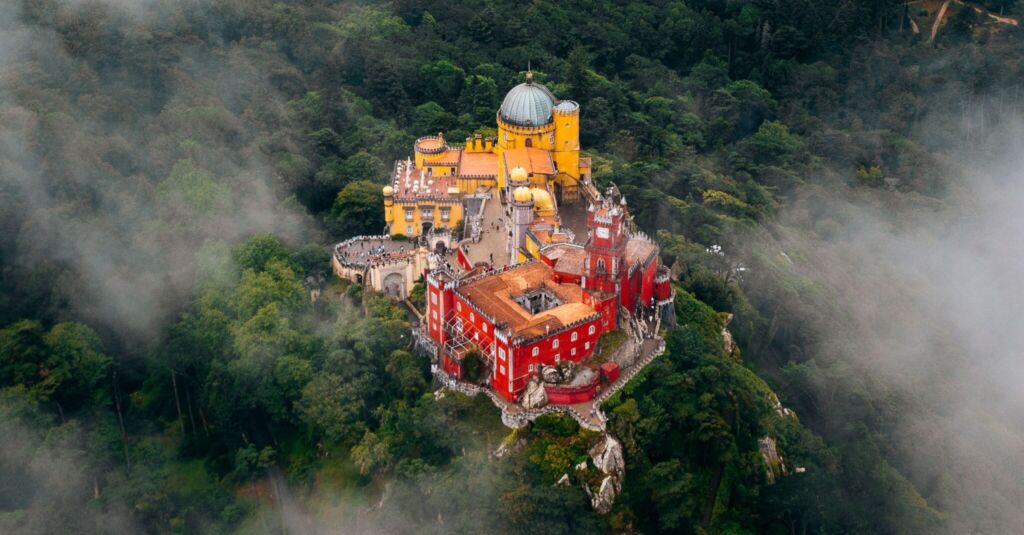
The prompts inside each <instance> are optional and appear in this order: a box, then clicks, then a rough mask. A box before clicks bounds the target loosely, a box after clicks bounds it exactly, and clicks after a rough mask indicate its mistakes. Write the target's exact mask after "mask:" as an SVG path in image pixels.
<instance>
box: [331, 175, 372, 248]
mask: <svg viewBox="0 0 1024 535" xmlns="http://www.w3.org/2000/svg"><path fill="white" fill-rule="evenodd" d="M383 211H384V194H383V193H382V192H381V186H379V185H377V184H374V183H372V182H368V181H365V180H358V181H355V182H350V183H349V184H348V185H346V186H345V187H344V188H342V190H341V191H340V192H338V197H337V199H335V201H334V206H333V207H332V208H331V212H330V214H328V215H327V217H326V218H325V219H326V223H327V225H328V227H329V228H330V229H331V232H332V233H333V234H334V235H335V236H337V237H339V238H343V237H349V236H357V235H372V234H379V233H380V231H381V229H382V228H383V226H384V215H383Z"/></svg>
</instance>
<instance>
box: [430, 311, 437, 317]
mask: <svg viewBox="0 0 1024 535" xmlns="http://www.w3.org/2000/svg"><path fill="white" fill-rule="evenodd" d="M430 315H431V317H433V318H434V319H437V311H436V310H431V311H430Z"/></svg>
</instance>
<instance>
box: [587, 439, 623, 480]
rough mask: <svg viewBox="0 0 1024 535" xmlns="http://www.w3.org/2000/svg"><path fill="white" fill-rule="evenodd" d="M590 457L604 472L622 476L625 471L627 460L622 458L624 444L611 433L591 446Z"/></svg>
mask: <svg viewBox="0 0 1024 535" xmlns="http://www.w3.org/2000/svg"><path fill="white" fill-rule="evenodd" d="M589 453H590V458H591V459H592V460H593V461H594V466H596V467H597V469H598V470H600V471H601V472H602V473H604V474H608V475H617V476H621V475H622V474H623V473H625V470H626V462H625V461H624V460H623V458H622V444H619V441H618V440H615V438H614V437H612V436H611V435H604V439H603V440H601V441H600V442H598V443H597V444H596V445H594V447H593V448H590V452H589Z"/></svg>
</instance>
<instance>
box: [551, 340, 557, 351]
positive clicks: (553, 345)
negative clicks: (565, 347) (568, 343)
mask: <svg viewBox="0 0 1024 535" xmlns="http://www.w3.org/2000/svg"><path fill="white" fill-rule="evenodd" d="M551 349H558V338H555V339H554V340H552V341H551Z"/></svg>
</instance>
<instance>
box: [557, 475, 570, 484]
mask: <svg viewBox="0 0 1024 535" xmlns="http://www.w3.org/2000/svg"><path fill="white" fill-rule="evenodd" d="M555 486H556V487H568V486H569V474H562V477H560V478H558V481H556V482H555Z"/></svg>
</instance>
